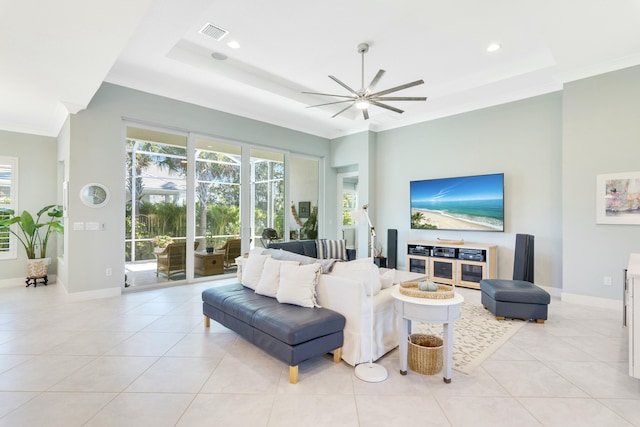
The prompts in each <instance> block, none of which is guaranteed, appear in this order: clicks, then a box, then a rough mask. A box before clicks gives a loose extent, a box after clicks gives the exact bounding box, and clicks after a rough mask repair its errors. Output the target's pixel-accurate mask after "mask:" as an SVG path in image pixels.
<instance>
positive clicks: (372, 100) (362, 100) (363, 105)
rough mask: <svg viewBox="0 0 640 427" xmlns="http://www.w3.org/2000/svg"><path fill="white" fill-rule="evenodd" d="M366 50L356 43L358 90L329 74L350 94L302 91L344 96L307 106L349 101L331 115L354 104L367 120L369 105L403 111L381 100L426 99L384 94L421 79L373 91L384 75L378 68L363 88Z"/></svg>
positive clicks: (313, 93) (404, 87) (365, 44)
mask: <svg viewBox="0 0 640 427" xmlns="http://www.w3.org/2000/svg"><path fill="white" fill-rule="evenodd" d="M368 51H369V45H368V44H367V43H360V44H359V45H358V53H359V54H361V55H362V87H361V89H360V90H358V91H356V90H353V89H351V88H350V87H349V86H347V85H346V84H344V83H342V82H341V81H340V80H339V79H338V78H336V77H334V76H329V78H330V79H331V80H333V81H335V82H336V83H338V84H339V85H340V86H342V87H343V88H345V89H346V90H348V91H349V92H351V95H333V94H330V93H318V92H302V93H306V94H309V95H322V96H334V97H337V98H345V99H343V100H342V101H335V102H327V103H325V104H318V105H310V106H308V107H307V108H313V107H322V106H325V105H333V104H342V103H345V102H349V103H350V104H349V105H347V106H346V107H345V108H343V109H342V110H340V111H338V112H337V113H336V114H334V115H333V116H331V117H332V118H333V117H336V116H339V115H340V114H342V113H344V112H345V111H347V110H348V109H349V108H351V107H353V106H355V107H356V108H358V109H361V110H362V115H363V116H364V119H365V120H368V119H369V107H370V106H371V105H374V106H376V107H381V108H386V109H387V110H391V111H394V112H396V113H400V114H402V113H404V110H401V109H399V108H395V107H392V106H391V105H387V104H383V103H382V102H381V101H426V100H427V98H426V97H425V96H384V95H387V94H389V93H392V92H397V91H399V90H403V89H407V88H410V87H413V86H418V85H421V84H423V83H424V81H423V80H416V81H415V82H411V83H405V84H403V85H400V86H396V87H392V88H391V89H386V90H382V91H380V92H373V89H374V88H375V86H376V85H377V84H378V82H379V81H380V79H381V78H382V76H383V75H384V73H385V71H384V70H378V73H377V74H376V75H375V77H374V78H373V80H371V83H369V86H367V87H366V88H365V87H364V54H365V53H367V52H368Z"/></svg>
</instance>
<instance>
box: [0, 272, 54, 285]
mask: <svg viewBox="0 0 640 427" xmlns="http://www.w3.org/2000/svg"><path fill="white" fill-rule="evenodd" d="M25 279H26V277H13V278H11V279H2V280H0V288H17V287H19V286H27V284H26V283H25ZM47 279H49V282H48V283H47V284H48V285H53V284H54V283H56V279H57V278H56V275H55V274H49V275H48V276H47ZM38 285H42V286H44V283H42V281H38Z"/></svg>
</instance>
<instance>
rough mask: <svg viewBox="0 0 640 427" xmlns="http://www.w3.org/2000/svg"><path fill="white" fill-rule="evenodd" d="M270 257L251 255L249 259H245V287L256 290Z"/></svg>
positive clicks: (243, 274)
mask: <svg viewBox="0 0 640 427" xmlns="http://www.w3.org/2000/svg"><path fill="white" fill-rule="evenodd" d="M268 257H269V256H268V255H257V254H249V258H245V260H244V262H243V263H242V282H241V283H242V284H243V285H244V286H246V287H247V288H251V289H254V290H255V289H256V286H258V282H260V276H261V275H262V269H263V268H264V263H265V261H266V260H267V258H268Z"/></svg>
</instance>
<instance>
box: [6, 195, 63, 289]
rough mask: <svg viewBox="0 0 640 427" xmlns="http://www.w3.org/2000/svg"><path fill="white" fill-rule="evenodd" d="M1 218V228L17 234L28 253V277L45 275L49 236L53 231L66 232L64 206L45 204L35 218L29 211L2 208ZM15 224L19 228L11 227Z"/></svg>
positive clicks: (47, 262)
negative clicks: (63, 214)
mask: <svg viewBox="0 0 640 427" xmlns="http://www.w3.org/2000/svg"><path fill="white" fill-rule="evenodd" d="M45 214H46V216H45ZM0 218H3V219H0V229H3V228H4V229H8V230H9V232H10V233H11V234H13V235H14V236H16V238H17V239H18V241H19V242H20V244H21V245H22V247H23V248H24V250H25V252H26V254H27V258H28V259H29V261H27V278H32V277H35V278H40V277H45V276H46V275H47V270H48V266H49V258H47V245H48V243H49V237H50V236H51V233H52V232H56V233H60V234H62V233H64V225H63V224H62V220H61V218H62V207H61V206H58V205H48V206H45V207H43V208H42V209H40V210H39V211H38V213H37V214H36V218H35V219H34V217H33V215H31V213H29V212H28V211H23V212H22V214H21V215H16V214H15V211H14V210H13V209H8V208H0ZM13 224H16V225H17V227H16V228H17V230H15V229H13V228H12V227H11V226H12V225H13Z"/></svg>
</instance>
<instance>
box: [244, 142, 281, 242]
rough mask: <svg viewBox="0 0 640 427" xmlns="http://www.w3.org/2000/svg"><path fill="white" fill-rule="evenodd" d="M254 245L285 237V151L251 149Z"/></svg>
mask: <svg viewBox="0 0 640 427" xmlns="http://www.w3.org/2000/svg"><path fill="white" fill-rule="evenodd" d="M250 156H251V160H250V165H251V205H252V206H251V230H253V232H252V245H251V246H252V247H256V246H262V247H265V246H266V245H267V244H269V242H271V241H274V240H280V239H282V236H283V235H284V230H285V219H284V211H285V210H284V206H285V155H284V153H278V152H274V151H268V150H263V149H256V148H251V149H250Z"/></svg>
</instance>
